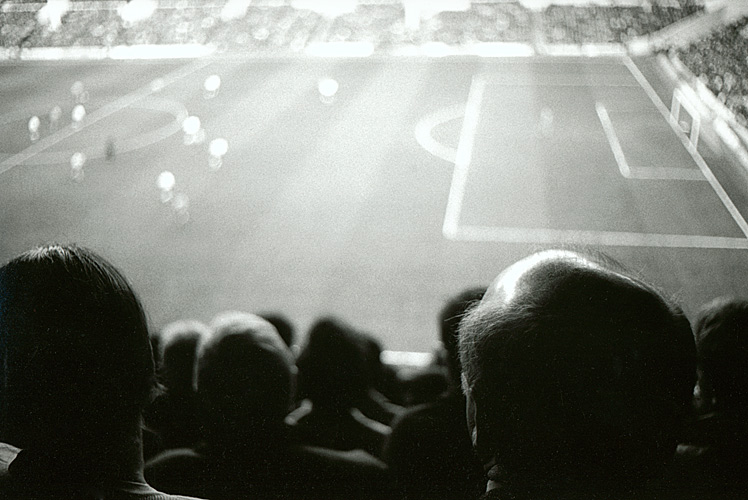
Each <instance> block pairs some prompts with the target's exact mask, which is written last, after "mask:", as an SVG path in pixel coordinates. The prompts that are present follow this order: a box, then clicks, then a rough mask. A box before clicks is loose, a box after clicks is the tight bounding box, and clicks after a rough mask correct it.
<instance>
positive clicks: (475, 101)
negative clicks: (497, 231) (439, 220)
mask: <svg viewBox="0 0 748 500" xmlns="http://www.w3.org/2000/svg"><path fill="white" fill-rule="evenodd" d="M485 88H486V82H485V80H483V78H482V77H480V76H473V78H472V81H471V83H470V91H469V92H468V98H467V103H466V104H465V118H464V119H463V121H462V130H461V132H460V141H459V143H458V144H457V153H456V154H455V168H454V172H453V174H452V183H451V185H450V188H449V198H448V199H447V210H446V212H445V214H444V224H443V225H442V233H444V236H446V237H447V238H451V237H452V236H453V235H454V234H456V232H457V230H458V228H459V223H460V212H461V211H462V201H463V199H464V198H465V186H466V185H467V174H468V168H469V167H470V161H471V160H472V156H473V144H474V142H475V132H476V130H477V128H478V120H479V119H480V106H481V102H482V101H483V91H484V90H485Z"/></svg>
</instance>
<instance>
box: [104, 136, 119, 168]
mask: <svg viewBox="0 0 748 500" xmlns="http://www.w3.org/2000/svg"><path fill="white" fill-rule="evenodd" d="M116 154H117V148H116V146H115V145H114V137H112V136H111V135H110V136H109V137H107V139H106V146H105V148H104V158H105V159H106V161H108V162H112V161H114V157H115V156H116Z"/></svg>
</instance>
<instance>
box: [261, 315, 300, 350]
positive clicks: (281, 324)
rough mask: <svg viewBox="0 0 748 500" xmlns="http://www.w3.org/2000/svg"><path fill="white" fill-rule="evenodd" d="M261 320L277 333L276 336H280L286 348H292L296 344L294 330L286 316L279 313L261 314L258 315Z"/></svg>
mask: <svg viewBox="0 0 748 500" xmlns="http://www.w3.org/2000/svg"><path fill="white" fill-rule="evenodd" d="M259 316H260V317H261V318H262V319H264V320H266V321H268V322H269V323H270V324H271V325H273V326H274V327H275V329H276V330H277V331H278V335H280V336H281V338H282V339H283V342H285V343H286V345H287V346H288V347H292V346H293V345H294V344H295V343H296V329H295V328H294V326H293V323H291V320H289V319H288V318H287V317H286V316H284V315H283V314H281V313H263V314H260V315H259Z"/></svg>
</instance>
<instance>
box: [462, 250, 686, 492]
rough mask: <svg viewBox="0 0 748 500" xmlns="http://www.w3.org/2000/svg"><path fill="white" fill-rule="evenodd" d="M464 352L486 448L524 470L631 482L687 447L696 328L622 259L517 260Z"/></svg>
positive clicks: (476, 314)
mask: <svg viewBox="0 0 748 500" xmlns="http://www.w3.org/2000/svg"><path fill="white" fill-rule="evenodd" d="M460 355H461V363H462V366H463V381H464V386H465V389H466V392H467V394H468V398H469V400H470V408H471V409H470V412H469V413H472V415H469V420H471V427H472V430H473V433H474V442H475V444H476V447H477V449H478V452H479V454H480V455H481V456H482V457H483V458H484V459H485V460H488V459H490V458H497V459H498V461H499V462H500V463H501V464H502V465H503V466H504V468H506V469H508V470H511V471H513V472H514V473H517V474H520V475H526V476H529V477H533V476H543V477H546V478H549V480H550V481H553V477H554V476H557V477H556V479H560V478H566V479H564V480H565V481H567V482H568V481H569V480H571V481H572V482H573V481H576V480H580V481H582V480H589V481H602V482H606V481H609V482H611V484H612V483H615V484H618V485H620V486H622V487H625V485H627V484H631V483H632V482H636V481H637V480H640V479H642V478H644V477H646V476H648V475H650V474H651V473H653V471H655V469H657V468H658V466H659V465H662V464H664V463H665V462H666V461H667V460H668V459H669V457H670V456H671V455H672V454H673V452H674V451H675V447H676V445H677V436H676V435H675V430H676V429H677V427H678V423H679V422H680V419H681V418H682V417H683V415H684V414H685V411H686V409H687V408H688V405H689V402H690V394H691V391H692V387H693V377H694V367H693V359H694V347H693V339H692V336H691V332H690V327H689V325H688V322H687V320H686V319H685V318H684V316H683V315H682V313H681V312H680V310H679V309H678V308H677V307H675V306H673V305H672V304H670V303H669V302H668V301H667V300H666V299H665V298H664V297H663V296H662V295H661V294H660V293H659V292H658V291H656V290H655V289H654V288H653V287H651V286H649V285H647V284H646V283H644V282H642V281H640V280H639V279H637V278H634V277H632V276H630V275H629V274H628V273H627V272H626V271H624V270H623V269H622V268H621V266H620V265H618V264H616V263H614V262H612V261H601V260H600V259H592V258H589V257H586V256H584V255H581V254H578V253H574V252H567V251H547V252H541V253H537V254H534V255H532V256H530V257H527V258H526V259H523V260H521V261H519V262H517V263H515V264H513V265H512V266H510V267H509V268H507V269H506V270H504V271H503V272H502V273H501V274H500V275H499V276H498V277H497V279H496V280H495V281H494V283H493V284H492V285H491V287H490V288H489V290H488V292H487V293H486V295H485V297H484V299H483V300H482V301H481V303H480V304H479V305H478V306H477V307H476V308H475V309H473V311H472V312H471V313H470V314H469V315H468V316H467V317H466V318H465V319H464V320H463V322H462V324H461V328H460Z"/></svg>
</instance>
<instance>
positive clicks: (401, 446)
mask: <svg viewBox="0 0 748 500" xmlns="http://www.w3.org/2000/svg"><path fill="white" fill-rule="evenodd" d="M485 290H486V289H485V288H474V289H469V290H466V291H464V292H462V293H461V294H459V295H457V296H455V297H453V298H452V299H451V300H450V301H449V302H448V303H447V304H446V305H445V306H444V308H443V309H442V311H441V314H440V320H441V330H440V334H441V341H442V346H443V349H444V353H445V358H446V363H447V368H448V373H449V386H448V390H447V392H446V393H445V394H444V395H443V396H442V397H440V398H439V399H438V400H437V401H435V402H433V403H430V404H424V405H421V406H417V407H415V408H411V409H409V410H408V411H407V412H406V413H405V414H404V415H403V416H402V417H400V418H399V419H398V420H396V421H395V423H394V425H393V428H392V435H391V436H390V438H389V441H388V443H387V447H386V452H385V461H386V462H387V464H388V465H389V466H390V469H391V472H392V476H393V478H394V480H395V482H396V484H397V487H398V490H399V491H400V492H401V494H402V495H403V497H404V498H407V499H424V500H425V499H430V498H433V499H439V498H443V499H455V500H457V499H472V498H477V497H478V496H479V495H480V494H481V492H482V491H483V490H484V489H485V479H484V477H483V470H482V467H481V464H480V462H479V461H478V460H477V458H476V456H475V455H474V453H473V449H472V443H471V441H470V434H469V433H468V427H467V421H466V419H465V398H464V396H463V394H462V392H461V390H460V366H459V353H458V350H457V328H458V326H459V324H460V320H461V319H462V317H463V316H464V315H465V313H466V312H467V311H468V310H469V308H470V307H472V306H474V305H475V304H477V302H478V301H480V299H481V297H482V296H483V294H484V293H485Z"/></svg>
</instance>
